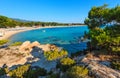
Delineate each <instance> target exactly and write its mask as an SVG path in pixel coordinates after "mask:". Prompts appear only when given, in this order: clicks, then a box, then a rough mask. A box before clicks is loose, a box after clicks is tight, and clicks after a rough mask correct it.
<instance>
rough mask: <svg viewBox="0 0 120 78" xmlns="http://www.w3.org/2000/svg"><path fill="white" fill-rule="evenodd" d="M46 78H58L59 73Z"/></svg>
mask: <svg viewBox="0 0 120 78" xmlns="http://www.w3.org/2000/svg"><path fill="white" fill-rule="evenodd" d="M47 78H60V75H59V73H56V74H51V75H49V76H48V77H47Z"/></svg>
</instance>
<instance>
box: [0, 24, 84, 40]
mask: <svg viewBox="0 0 120 78" xmlns="http://www.w3.org/2000/svg"><path fill="white" fill-rule="evenodd" d="M77 26H78V27H79V26H86V25H71V26H45V27H38V28H35V27H19V28H8V29H6V28H4V29H0V31H2V32H4V35H3V36H2V37H0V40H6V39H9V38H10V37H11V36H13V35H15V34H18V33H21V32H25V31H30V30H36V29H43V28H59V27H77Z"/></svg>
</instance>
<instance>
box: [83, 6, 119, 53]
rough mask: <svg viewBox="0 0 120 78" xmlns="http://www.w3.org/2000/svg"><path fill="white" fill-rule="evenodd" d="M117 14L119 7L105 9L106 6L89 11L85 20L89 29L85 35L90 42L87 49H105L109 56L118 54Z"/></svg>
mask: <svg viewBox="0 0 120 78" xmlns="http://www.w3.org/2000/svg"><path fill="white" fill-rule="evenodd" d="M119 13H120V6H116V7H115V8H107V5H103V6H100V7H93V8H92V9H91V10H90V12H89V14H88V18H87V19H86V20H85V24H87V25H88V27H89V29H90V31H89V33H88V34H86V36H87V37H88V38H90V40H91V42H90V46H89V48H91V49H93V48H96V49H105V50H106V51H107V52H108V53H109V54H111V53H112V54H118V53H120V31H119V30H120V25H119V22H120V18H119V17H120V14H119ZM101 27H104V28H101Z"/></svg>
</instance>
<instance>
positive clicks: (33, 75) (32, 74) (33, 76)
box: [24, 67, 47, 78]
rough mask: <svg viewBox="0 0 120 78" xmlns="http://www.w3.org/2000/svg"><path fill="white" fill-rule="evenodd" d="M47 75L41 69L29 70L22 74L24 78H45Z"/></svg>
mask: <svg viewBox="0 0 120 78" xmlns="http://www.w3.org/2000/svg"><path fill="white" fill-rule="evenodd" d="M46 75H47V71H46V70H45V69H43V68H39V67H38V68H34V70H32V69H29V71H27V72H26V73H25V74H24V78H38V77H39V76H46Z"/></svg>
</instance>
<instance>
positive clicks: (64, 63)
mask: <svg viewBox="0 0 120 78" xmlns="http://www.w3.org/2000/svg"><path fill="white" fill-rule="evenodd" d="M74 64H75V61H74V60H72V59H71V58H69V57H66V58H62V59H61V60H60V64H59V63H58V64H57V68H60V70H61V71H63V72H66V71H67V70H68V69H69V68H70V67H72V66H73V65H74Z"/></svg>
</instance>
